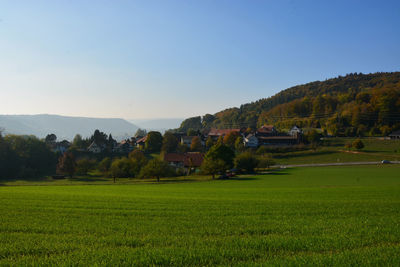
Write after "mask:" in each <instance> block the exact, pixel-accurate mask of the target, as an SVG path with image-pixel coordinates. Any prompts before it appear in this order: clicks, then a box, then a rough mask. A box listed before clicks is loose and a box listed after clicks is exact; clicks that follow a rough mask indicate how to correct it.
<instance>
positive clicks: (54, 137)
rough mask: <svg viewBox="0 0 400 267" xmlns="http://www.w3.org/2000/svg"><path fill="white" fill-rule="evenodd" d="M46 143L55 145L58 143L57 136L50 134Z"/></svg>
mask: <svg viewBox="0 0 400 267" xmlns="http://www.w3.org/2000/svg"><path fill="white" fill-rule="evenodd" d="M44 141H45V142H46V143H47V144H50V143H55V142H56V141H57V136H56V135H55V134H48V135H47V136H46V138H45V139H44Z"/></svg>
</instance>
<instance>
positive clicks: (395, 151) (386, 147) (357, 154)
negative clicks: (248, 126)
mask: <svg viewBox="0 0 400 267" xmlns="http://www.w3.org/2000/svg"><path fill="white" fill-rule="evenodd" d="M355 139H356V138H343V137H338V138H328V139H325V140H324V142H323V144H322V145H321V146H319V147H318V148H317V149H315V150H305V151H297V152H288V153H273V154H272V156H273V157H274V159H275V161H276V162H277V164H284V165H291V164H310V163H334V162H336V163H337V162H339V163H340V162H365V161H371V162H372V161H382V160H390V161H400V140H381V139H378V138H362V139H361V140H362V142H363V143H364V145H365V147H364V148H363V149H361V150H360V151H356V150H354V149H352V150H348V149H347V148H345V144H346V143H351V142H353V141H354V140H355Z"/></svg>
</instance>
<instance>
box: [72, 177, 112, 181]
mask: <svg viewBox="0 0 400 267" xmlns="http://www.w3.org/2000/svg"><path fill="white" fill-rule="evenodd" d="M65 180H67V179H65ZM68 180H69V181H72V182H74V181H75V182H105V181H110V179H107V178H104V177H74V178H69V179H68Z"/></svg>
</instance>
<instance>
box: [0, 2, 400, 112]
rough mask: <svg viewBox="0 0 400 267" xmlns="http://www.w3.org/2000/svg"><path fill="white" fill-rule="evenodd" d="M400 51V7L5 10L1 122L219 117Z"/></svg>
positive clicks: (389, 66) (62, 5)
mask: <svg viewBox="0 0 400 267" xmlns="http://www.w3.org/2000/svg"><path fill="white" fill-rule="evenodd" d="M399 48H400V1H398V0H396V1H385V0H382V1H378V0H376V1H368V0H344V1H339V0H332V1H324V0H318V1H310V0H299V1H295V0H291V1H284V0H279V1H278V0H276V1H269V0H264V1H262V0H242V1H239V0H226V1H224V0H201V1H198V0H196V1H195V0H193V1H192V0H181V1H173V0H160V1H152V0H146V1H133V0H132V1H122V0H108V1H105V0H103V1H102V0H96V1H95V0H93V1H89V0H76V1H74V0H70V1H62V0H58V1H51V0H48V1H40V0H36V1H30V0H29V1H23V0H19V1H15V0H0V114H44V113H46V114H58V115H67V116H85V117H101V118H117V117H118V118H125V119H138V118H140V119H147V118H187V117H191V116H197V115H204V114H206V113H210V114H213V113H215V112H218V111H220V110H223V109H225V108H229V107H234V106H237V107H238V106H240V105H241V104H244V103H248V102H252V101H256V100H258V99H260V98H265V97H269V96H272V95H274V94H276V93H278V92H279V91H281V90H283V89H286V88H288V87H291V86H294V85H298V84H304V83H307V82H311V81H315V80H325V79H327V78H333V77H336V76H338V75H345V74H346V73H353V72H362V73H371V72H378V71H379V72H391V71H399V70H400V66H399V64H400V49H399Z"/></svg>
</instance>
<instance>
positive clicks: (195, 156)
mask: <svg viewBox="0 0 400 267" xmlns="http://www.w3.org/2000/svg"><path fill="white" fill-rule="evenodd" d="M203 159H204V154H203V153H199V152H188V153H184V154H180V153H166V154H165V155H164V160H165V161H167V162H182V163H183V165H184V166H185V167H189V166H192V167H200V166H201V164H202V163H203Z"/></svg>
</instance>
